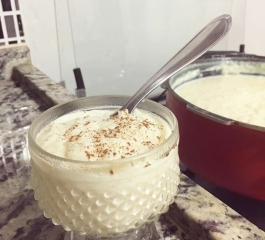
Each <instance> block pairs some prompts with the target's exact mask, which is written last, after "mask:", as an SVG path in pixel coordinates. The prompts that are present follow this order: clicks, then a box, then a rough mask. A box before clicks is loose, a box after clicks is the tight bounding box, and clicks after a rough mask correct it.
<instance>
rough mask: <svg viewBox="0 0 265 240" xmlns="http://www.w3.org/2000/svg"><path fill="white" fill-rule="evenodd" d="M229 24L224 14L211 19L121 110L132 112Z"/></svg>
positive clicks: (209, 45) (204, 50)
mask: <svg viewBox="0 0 265 240" xmlns="http://www.w3.org/2000/svg"><path fill="white" fill-rule="evenodd" d="M231 25H232V18H231V16H229V15H226V14H225V15H221V16H219V17H217V18H215V19H214V20H212V21H211V22H210V23H209V24H207V25H206V26H205V27H204V28H203V29H202V30H201V31H200V32H199V33H198V34H197V35H196V36H195V37H194V38H193V39H192V40H191V41H190V42H189V43H188V44H187V45H186V46H185V47H183V48H182V49H181V50H180V51H179V52H178V53H177V54H176V55H175V56H174V57H173V58H172V59H171V60H169V61H168V62H167V63H166V64H165V65H164V66H163V67H162V68H161V69H160V70H159V71H158V72H157V73H156V74H155V75H154V76H153V77H152V78H151V79H149V80H148V81H147V82H146V83H145V84H144V85H143V87H142V88H140V89H139V90H138V91H137V92H136V93H135V94H134V95H133V96H132V98H131V99H130V100H129V101H128V102H127V103H126V104H125V105H124V106H123V107H122V108H121V110H123V109H128V111H129V112H132V111H133V109H134V108H135V107H136V106H137V105H138V103H139V102H141V101H142V100H143V99H144V98H145V97H146V96H147V95H148V94H149V93H150V92H152V91H153V90H154V89H156V88H157V87H158V86H159V85H161V84H162V83H163V82H165V81H166V80H167V79H169V78H170V77H171V76H172V75H174V74H175V73H177V72H178V71H180V70H181V69H182V68H184V67H185V66H187V65H188V64H190V63H191V62H193V61H195V60H196V59H197V58H199V57H200V56H201V55H203V54H204V53H205V52H207V51H208V50H209V49H211V48H212V47H213V46H215V45H216V44H217V43H218V42H219V41H220V40H221V39H222V38H223V37H224V36H225V35H226V34H227V33H228V31H229V30H230V28H231Z"/></svg>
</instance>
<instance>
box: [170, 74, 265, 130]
mask: <svg viewBox="0 0 265 240" xmlns="http://www.w3.org/2000/svg"><path fill="white" fill-rule="evenodd" d="M175 92H176V93H177V94H178V95H179V96H181V97H182V98H183V99H185V100H187V101H188V102H190V103H192V104H194V105H196V106H198V107H200V108H202V109H205V110H207V111H209V112H212V113H215V114H218V115H220V116H223V117H226V118H229V119H233V120H237V121H241V122H244V123H249V124H253V125H257V126H263V127H265V104H264V102H265V77H262V76H253V75H220V76H213V77H207V78H201V79H196V80H194V81H190V82H188V83H185V84H183V85H182V86H180V87H178V88H176V89H175Z"/></svg>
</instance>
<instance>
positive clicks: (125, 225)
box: [31, 109, 180, 236]
mask: <svg viewBox="0 0 265 240" xmlns="http://www.w3.org/2000/svg"><path fill="white" fill-rule="evenodd" d="M114 112H115V110H89V111H81V110H80V111H76V112H72V113H69V114H66V115H64V116H62V117H59V118H58V119H56V120H54V121H53V122H51V123H50V124H48V125H46V126H45V127H44V128H43V129H42V130H41V131H40V132H39V133H38V135H37V137H36V142H37V143H38V145H40V146H41V147H42V148H43V149H45V150H46V151H48V152H50V153H52V154H54V155H56V156H58V157H63V158H67V159H72V161H64V160H62V161H61V160H57V159H56V157H50V156H47V157H46V156H45V155H44V156H43V155H39V154H37V153H36V152H35V151H34V150H32V151H31V157H32V174H31V177H32V188H33V189H34V191H35V195H34V196H35V198H36V200H37V201H38V204H39V207H40V208H41V209H43V211H44V215H45V216H46V217H48V218H51V219H52V221H53V223H54V224H58V225H61V226H63V227H64V228H65V229H66V230H73V231H78V232H79V233H81V234H100V235H101V236H109V235H119V234H122V233H125V232H127V231H129V230H131V229H134V228H139V227H141V226H143V224H144V223H146V222H151V221H154V220H156V219H157V218H158V216H159V215H160V214H161V213H164V212H166V211H167V210H168V206H169V204H170V203H172V202H173V201H174V197H175V195H176V194H177V188H178V184H179V173H180V170H179V165H178V164H179V158H178V146H177V145H178V130H177V126H176V129H172V128H171V127H170V126H169V124H168V123H167V122H166V121H165V120H163V119H162V118H160V117H159V116H157V115H155V114H153V113H150V112H147V111H143V110H138V109H135V110H134V111H133V114H128V113H127V112H126V111H122V112H119V114H118V115H117V116H115V117H111V118H110V115H111V114H112V113H114ZM167 139H169V140H170V141H166V140H167ZM74 160H78V161H74ZM79 160H81V161H79Z"/></svg>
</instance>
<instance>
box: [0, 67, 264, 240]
mask: <svg viewBox="0 0 265 240" xmlns="http://www.w3.org/2000/svg"><path fill="white" fill-rule="evenodd" d="M74 98H75V97H74V96H73V95H71V94H70V93H69V92H68V91H67V90H66V89H65V88H63V87H62V86H60V85H59V84H56V83H54V82H53V81H52V80H51V79H49V78H48V77H47V76H45V75H44V74H43V73H41V72H40V71H39V70H38V69H36V68H35V67H34V66H32V65H30V64H24V65H20V66H18V67H16V68H15V69H14V71H13V75H12V80H11V81H1V85H0V116H1V118H0V129H1V138H0V140H1V146H0V154H1V155H0V156H1V162H0V189H1V190H0V191H1V193H0V211H1V212H0V213H1V214H0V239H3V240H9V239H43V240H44V239H55V240H57V239H58V240H59V239H63V235H64V231H63V229H62V228H61V227H60V226H54V225H53V224H52V223H51V221H50V220H49V219H46V218H45V217H44V216H43V215H42V213H41V211H40V210H39V209H38V207H37V203H36V201H35V200H34V198H33V191H32V190H31V188H30V184H29V175H30V165H29V154H28V151H27V138H26V133H27V129H28V127H29V124H30V123H31V121H32V120H33V119H34V118H35V117H36V116H37V115H38V114H40V113H41V112H42V111H43V110H45V109H47V108H49V107H51V106H53V105H55V104H58V103H62V102H66V101H69V100H71V99H74ZM156 227H157V229H158V232H159V239H166V240H169V239H176V240H177V239H179V240H192V239H194V240H200V239H216V240H219V239H220V240H223V239H224V240H228V239H229V240H236V239H245V240H246V239H250V240H265V233H264V232H263V231H262V230H260V229H258V228H257V227H256V226H255V225H253V224H251V223H250V222H249V221H248V220H246V219H245V218H243V217H242V216H241V215H239V214H238V213H237V212H235V211H233V210H232V209H231V208H229V207H228V206H227V205H225V204H224V203H222V202H221V201H219V200H218V199H217V198H215V197H214V196H213V195H211V194H210V193H208V192H207V191H205V190H204V189H203V188H201V187H200V186H199V185H197V184H195V183H194V182H193V181H192V180H190V179H189V178H188V177H186V176H185V175H183V174H181V183H180V186H179V192H178V196H177V197H176V200H175V202H174V203H173V204H172V205H171V206H170V210H169V211H168V213H166V214H164V215H162V216H161V218H160V220H159V221H158V222H157V223H156ZM181 229H182V230H183V231H182V230H181Z"/></svg>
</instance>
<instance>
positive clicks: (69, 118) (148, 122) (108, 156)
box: [37, 109, 171, 161]
mask: <svg viewBox="0 0 265 240" xmlns="http://www.w3.org/2000/svg"><path fill="white" fill-rule="evenodd" d="M112 113H113V111H111V110H92V111H79V112H73V113H70V114H67V115H65V116H63V117H60V118H58V119H56V120H55V121H54V122H52V123H51V124H49V125H47V126H46V127H45V128H44V129H43V130H42V131H41V133H40V134H39V135H38V139H37V142H38V143H39V144H40V145H41V147H43V148H44V149H45V150H47V151H49V152H51V153H53V154H55V155H58V156H61V157H67V158H70V159H76V160H88V161H99V160H114V159H121V158H127V157H131V156H134V155H137V154H140V153H143V152H146V151H149V150H150V149H152V148H154V147H156V146H158V145H160V144H161V143H162V142H164V141H165V139H166V138H167V137H168V136H169V135H170V133H171V131H170V129H169V127H168V126H167V124H166V123H165V122H164V121H163V120H162V119H161V118H159V117H157V116H155V115H153V114H151V113H148V112H145V111H143V110H141V111H140V110H138V109H135V110H134V112H133V113H131V114H129V113H128V111H127V110H123V111H119V112H118V114H117V115H116V116H113V117H110V116H111V114H112Z"/></svg>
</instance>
